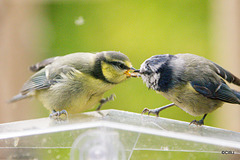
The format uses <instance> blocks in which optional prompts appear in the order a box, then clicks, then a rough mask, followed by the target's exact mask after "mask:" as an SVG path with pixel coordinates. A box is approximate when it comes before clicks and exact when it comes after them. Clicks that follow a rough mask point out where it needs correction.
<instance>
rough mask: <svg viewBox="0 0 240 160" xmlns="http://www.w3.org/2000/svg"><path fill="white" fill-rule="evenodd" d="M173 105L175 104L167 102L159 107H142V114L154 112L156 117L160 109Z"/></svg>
mask: <svg viewBox="0 0 240 160" xmlns="http://www.w3.org/2000/svg"><path fill="white" fill-rule="evenodd" d="M174 105H175V104H174V103H171V104H168V105H166V106H163V107H159V108H155V109H148V108H144V110H143V111H142V114H144V113H146V112H148V115H149V114H150V113H153V114H155V115H156V116H157V117H158V116H159V112H160V111H162V110H164V109H167V108H169V107H172V106H174Z"/></svg>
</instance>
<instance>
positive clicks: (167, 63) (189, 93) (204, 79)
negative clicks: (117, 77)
mask: <svg viewBox="0 0 240 160" xmlns="http://www.w3.org/2000/svg"><path fill="white" fill-rule="evenodd" d="M136 72H139V74H140V76H141V77H142V80H143V82H145V83H146V85H147V87H148V88H150V89H153V90H155V91H156V92H157V93H160V94H161V95H163V96H164V97H165V98H167V99H168V100H170V101H172V102H173V103H171V104H169V105H166V106H164V107H160V108H156V109H152V110H150V109H148V108H145V109H144V110H143V113H146V112H148V114H150V113H153V114H156V115H157V116H158V115H159V112H160V111H162V110H164V109H166V108H169V107H171V106H177V107H179V108H181V109H182V110H184V111H185V112H187V113H189V114H190V115H193V116H200V115H204V116H203V118H202V119H201V120H199V121H197V120H193V121H192V122H191V123H190V124H192V123H193V124H196V125H203V124H204V119H205V118H206V116H207V114H208V113H211V112H212V111H214V110H216V109H217V108H219V107H221V106H222V105H223V103H224V102H227V103H233V104H240V92H238V91H235V90H233V89H231V88H230V87H229V86H228V85H227V84H226V81H227V82H229V83H233V84H235V85H238V86H240V79H239V78H237V77H236V76H234V75H233V74H232V73H230V72H228V71H226V70H225V69H223V68H222V67H220V66H219V65H217V64H216V63H214V62H212V61H210V60H208V59H205V58H203V57H200V56H197V55H193V54H176V55H169V54H164V55H156V56H152V57H150V58H149V59H147V60H146V61H145V62H143V63H142V65H141V68H140V70H138V71H136Z"/></svg>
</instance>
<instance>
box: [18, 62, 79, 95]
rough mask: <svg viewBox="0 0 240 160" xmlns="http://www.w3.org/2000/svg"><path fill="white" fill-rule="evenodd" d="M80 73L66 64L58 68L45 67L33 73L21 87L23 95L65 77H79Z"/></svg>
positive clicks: (44, 87) (60, 81)
mask: <svg viewBox="0 0 240 160" xmlns="http://www.w3.org/2000/svg"><path fill="white" fill-rule="evenodd" d="M81 75H82V73H81V72H80V71H78V70H76V69H75V68H73V67H69V66H67V65H65V66H62V67H60V68H57V69H56V68H49V67H46V68H44V69H42V70H40V71H39V72H37V73H35V74H34V75H33V76H32V77H31V78H30V79H29V80H28V81H27V82H26V83H25V84H24V85H23V87H22V90H21V93H22V94H23V95H25V94H27V93H29V92H32V91H34V90H42V89H47V88H49V87H50V86H52V85H54V84H56V83H64V82H65V81H66V80H67V79H74V78H75V77H80V76H81Z"/></svg>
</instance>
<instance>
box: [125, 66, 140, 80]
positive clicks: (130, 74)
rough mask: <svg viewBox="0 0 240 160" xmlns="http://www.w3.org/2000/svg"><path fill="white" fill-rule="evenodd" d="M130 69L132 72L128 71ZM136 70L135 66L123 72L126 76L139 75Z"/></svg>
mask: <svg viewBox="0 0 240 160" xmlns="http://www.w3.org/2000/svg"><path fill="white" fill-rule="evenodd" d="M130 71H133V72H132V73H130ZM138 72H139V71H138V70H136V69H135V68H133V67H131V68H130V69H128V70H127V71H126V72H125V73H124V74H126V75H127V77H128V78H129V77H139V76H140V74H138Z"/></svg>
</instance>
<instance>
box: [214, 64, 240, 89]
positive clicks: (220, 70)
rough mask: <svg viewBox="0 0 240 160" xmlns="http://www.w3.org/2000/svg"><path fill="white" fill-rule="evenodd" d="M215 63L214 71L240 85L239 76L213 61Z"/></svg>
mask: <svg viewBox="0 0 240 160" xmlns="http://www.w3.org/2000/svg"><path fill="white" fill-rule="evenodd" d="M213 65H214V68H213V69H214V71H215V72H216V73H217V74H218V75H219V76H221V77H222V78H224V79H225V80H226V81H228V82H229V83H233V84H236V85H238V86H240V79H239V78H237V77H236V76H234V75H233V74H232V73H230V72H228V71H227V70H225V69H223V68H222V67H221V66H219V65H217V64H216V63H213Z"/></svg>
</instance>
